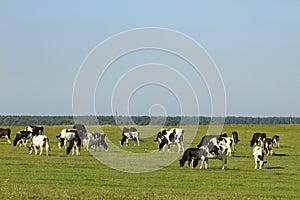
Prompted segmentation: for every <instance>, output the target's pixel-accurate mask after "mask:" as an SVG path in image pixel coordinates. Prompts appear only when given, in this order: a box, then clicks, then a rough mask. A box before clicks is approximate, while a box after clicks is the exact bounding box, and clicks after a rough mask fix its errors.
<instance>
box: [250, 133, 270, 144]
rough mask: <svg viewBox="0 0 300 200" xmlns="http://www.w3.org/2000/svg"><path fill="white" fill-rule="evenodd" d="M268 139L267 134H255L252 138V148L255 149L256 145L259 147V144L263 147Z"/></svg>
mask: <svg viewBox="0 0 300 200" xmlns="http://www.w3.org/2000/svg"><path fill="white" fill-rule="evenodd" d="M266 138H267V135H266V134H265V133H254V134H253V136H252V140H251V141H250V147H253V146H254V145H258V143H259V142H260V145H261V146H263V143H264V141H265V139H266Z"/></svg>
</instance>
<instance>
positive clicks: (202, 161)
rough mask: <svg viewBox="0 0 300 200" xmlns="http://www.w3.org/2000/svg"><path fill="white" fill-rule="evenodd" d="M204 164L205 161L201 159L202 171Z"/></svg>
mask: <svg viewBox="0 0 300 200" xmlns="http://www.w3.org/2000/svg"><path fill="white" fill-rule="evenodd" d="M203 163H204V160H203V159H201V164H200V169H202V167H203Z"/></svg>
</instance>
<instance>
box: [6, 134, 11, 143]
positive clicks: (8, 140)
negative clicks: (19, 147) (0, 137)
mask: <svg viewBox="0 0 300 200" xmlns="http://www.w3.org/2000/svg"><path fill="white" fill-rule="evenodd" d="M5 137H6V139H7V142H8V143H9V144H11V141H10V139H9V137H8V135H6V136H5Z"/></svg>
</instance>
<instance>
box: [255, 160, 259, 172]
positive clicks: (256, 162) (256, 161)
mask: <svg viewBox="0 0 300 200" xmlns="http://www.w3.org/2000/svg"><path fill="white" fill-rule="evenodd" d="M258 162H259V161H258V160H257V158H254V164H255V165H254V169H257V164H258Z"/></svg>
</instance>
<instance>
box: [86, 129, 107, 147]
mask: <svg viewBox="0 0 300 200" xmlns="http://www.w3.org/2000/svg"><path fill="white" fill-rule="evenodd" d="M82 143H83V146H84V148H85V149H86V150H87V151H89V150H90V148H91V147H93V148H94V150H95V151H96V149H97V147H98V149H99V151H100V146H103V147H104V150H105V151H107V150H108V145H107V143H106V135H105V134H104V133H96V132H92V133H87V134H86V138H84V139H83V140H82Z"/></svg>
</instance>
